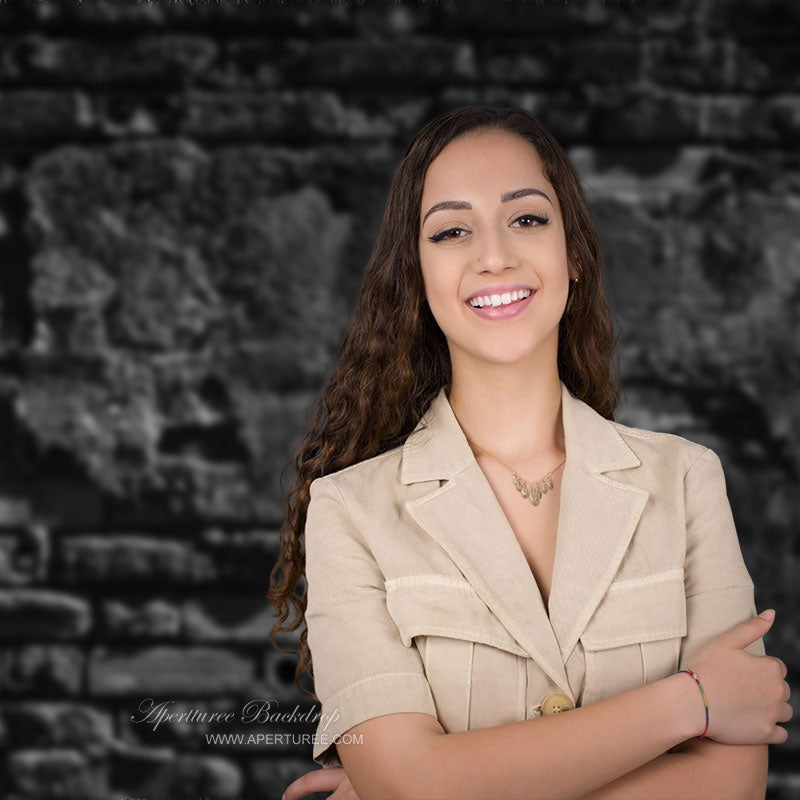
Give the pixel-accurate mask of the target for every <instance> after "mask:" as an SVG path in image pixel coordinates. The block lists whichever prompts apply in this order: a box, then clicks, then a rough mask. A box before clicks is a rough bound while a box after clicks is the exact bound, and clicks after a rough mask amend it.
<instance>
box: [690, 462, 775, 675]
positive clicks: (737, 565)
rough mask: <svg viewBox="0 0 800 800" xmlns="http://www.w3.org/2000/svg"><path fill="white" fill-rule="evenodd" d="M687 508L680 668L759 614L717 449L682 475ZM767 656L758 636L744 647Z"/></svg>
mask: <svg viewBox="0 0 800 800" xmlns="http://www.w3.org/2000/svg"><path fill="white" fill-rule="evenodd" d="M684 493H685V508H686V559H685V562H684V581H685V588H686V618H687V619H686V636H685V637H684V638H683V640H682V642H681V652H680V664H679V669H684V668H686V667H687V666H688V667H690V666H691V665H692V659H693V658H694V657H695V655H696V654H697V653H698V652H699V651H700V650H702V649H703V647H705V645H706V644H708V642H709V641H710V640H711V639H713V638H714V637H715V636H718V635H719V634H721V633H723V632H725V631H728V630H730V629H731V628H733V627H735V626H736V625H738V624H739V623H741V622H744V621H745V620H746V619H750V618H751V617H754V616H755V615H756V607H755V599H754V587H753V581H752V579H751V577H750V574H749V573H748V571H747V567H746V565H745V563H744V558H743V556H742V551H741V547H740V545H739V537H738V535H737V533H736V526H735V524H734V520H733V514H732V512H731V506H730V502H729V501H728V495H727V490H726V485H725V475H724V472H723V469H722V464H721V462H720V459H719V457H718V456H717V454H716V453H715V452H714V451H713V450H711V449H708V448H706V449H705V450H704V451H703V452H702V453H701V454H700V456H699V457H698V458H697V459H696V460H695V462H694V463H693V464H692V466H691V467H690V468H689V470H688V471H687V473H686V476H685V477H684ZM745 649H746V651H747V652H748V653H751V654H752V655H764V654H765V650H764V640H763V639H761V638H759V639H756V641H755V642H753V643H752V644H750V645H748V646H747V647H746V648H745Z"/></svg>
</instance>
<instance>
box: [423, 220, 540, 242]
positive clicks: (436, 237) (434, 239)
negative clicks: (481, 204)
mask: <svg viewBox="0 0 800 800" xmlns="http://www.w3.org/2000/svg"><path fill="white" fill-rule="evenodd" d="M528 217H529V218H530V219H535V220H536V221H537V222H538V223H539V225H547V223H548V222H549V221H550V219H549V217H546V216H544V214H521V215H520V216H518V217H517V218H516V219H515V220H514V222H516V221H517V220H520V219H526V218H528ZM525 227H529V228H535V227H537V226H536V225H527V226H525ZM461 230H464V229H463V228H448V229H447V230H446V231H441V232H440V233H437V234H434V235H433V236H429V237H428V241H429V242H433V243H434V244H435V243H437V242H440V241H442V240H443V239H450V238H453V237H450V236H448V235H447V234H448V233H452V232H453V231H461ZM455 238H456V239H461V238H462V237H461V236H456V237H455Z"/></svg>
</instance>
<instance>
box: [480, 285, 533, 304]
mask: <svg viewBox="0 0 800 800" xmlns="http://www.w3.org/2000/svg"><path fill="white" fill-rule="evenodd" d="M531 294H532V292H531V290H530V289H520V290H514V291H513V292H503V294H490V295H484V296H483V297H473V298H471V299H470V300H467V301H466V302H467V305H469V306H472V308H502V307H503V306H511V305H514V304H515V303H519V302H520V301H521V300H524V299H525V298H526V297H529V296H530V295H531Z"/></svg>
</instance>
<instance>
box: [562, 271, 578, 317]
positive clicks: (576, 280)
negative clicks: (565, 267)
mask: <svg viewBox="0 0 800 800" xmlns="http://www.w3.org/2000/svg"><path fill="white" fill-rule="evenodd" d="M570 282H571V283H572V291H571V292H570V293H569V297H568V298H567V307H566V308H565V309H564V311H565V312H568V311H569V310H570V309H571V308H572V298H573V297H574V296H575V286H576V285H577V283H578V279H577V278H572V280H571V281H570Z"/></svg>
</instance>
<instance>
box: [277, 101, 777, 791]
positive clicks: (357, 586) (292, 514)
mask: <svg viewBox="0 0 800 800" xmlns="http://www.w3.org/2000/svg"><path fill="white" fill-rule="evenodd" d="M613 346H614V331H613V326H612V324H611V321H610V309H609V307H608V304H607V302H606V299H605V294H604V290H603V279H602V259H601V254H600V247H599V243H598V237H597V232H596V230H595V227H594V223H593V220H592V217H591V213H590V211H589V208H588V205H587V203H586V199H585V197H584V195H583V191H582V189H581V185H580V180H579V177H578V175H577V173H576V172H575V170H574V168H573V166H572V165H571V164H570V162H569V160H568V159H567V158H566V156H565V154H564V152H563V151H562V149H561V148H560V146H559V145H558V143H557V142H556V141H555V140H554V139H553V137H552V136H551V135H550V134H549V133H548V132H547V131H546V130H545V129H544V128H543V126H542V125H541V124H540V123H539V122H538V121H537V120H536V119H535V118H534V117H533V116H532V115H531V114H530V113H528V112H527V111H524V110H522V109H517V108H493V107H487V106H478V107H467V108H461V109H455V110H453V111H450V112H447V113H446V114H443V115H441V116H440V117H437V118H436V119H434V120H432V121H430V122H429V123H428V124H427V125H426V126H425V127H424V128H423V129H422V130H421V131H420V132H419V133H418V134H417V136H416V137H415V138H414V140H413V141H412V142H411V144H410V145H409V147H408V149H407V150H406V152H405V154H404V157H403V159H402V161H401V163H400V166H399V167H398V170H397V172H396V174H395V176H394V180H393V183H392V186H391V189H390V192H389V197H388V201H387V205H386V210H385V213H384V217H383V220H382V223H381V227H380V230H379V232H378V240H377V242H376V245H375V248H374V250H373V253H372V256H371V258H370V261H369V264H368V265H367V269H366V272H365V276H364V282H363V285H362V287H361V291H360V293H359V297H358V301H357V304H356V310H355V315H354V319H353V321H352V323H351V325H350V327H349V329H348V330H347V332H346V334H345V337H344V341H343V342H342V345H341V347H340V349H339V354H338V361H337V363H336V365H335V369H334V370H333V372H332V374H331V375H330V377H329V379H328V382H327V384H326V386H325V387H324V388H323V390H322V392H321V394H320V397H319V400H318V402H317V405H316V407H315V409H314V410H313V414H312V416H311V418H310V421H309V425H308V430H307V432H306V435H305V437H304V439H303V441H302V442H301V444H300V446H299V447H298V449H297V451H296V453H295V456H294V459H293V466H294V467H295V470H296V473H297V477H296V479H295V482H294V484H293V486H292V488H291V490H290V492H289V494H288V496H287V510H288V514H287V519H286V522H285V524H284V525H283V527H282V530H281V553H280V559H279V562H278V564H277V565H276V567H275V569H274V571H273V574H272V586H271V589H270V598H271V599H272V601H273V603H274V604H275V606H276V608H277V609H278V610H279V612H280V615H281V618H280V622H279V623H278V624H276V627H275V630H273V644H275V642H274V635H275V633H276V632H277V631H279V630H294V629H296V628H297V627H298V626H299V625H300V624H302V623H303V622H305V624H306V629H305V630H304V631H302V633H301V636H300V647H299V656H300V663H299V665H298V669H297V677H298V678H299V677H300V675H301V674H302V672H304V671H305V670H306V669H309V668H311V667H312V656H313V669H312V670H311V674H312V675H313V678H314V687H315V691H316V696H317V699H319V700H320V702H321V704H322V716H321V718H320V721H319V726H318V729H317V736H316V738H315V741H314V748H313V758H314V760H315V761H316V762H317V763H318V764H321V765H323V766H327V767H329V769H324V770H318V771H316V772H312V773H309V774H307V775H305V776H303V777H302V778H300V779H298V780H297V781H295V782H294V783H293V784H292V785H291V786H290V787H289V788H288V789H287V792H286V798H287V800H296V798H299V797H301V796H303V795H305V794H308V793H310V792H314V791H331V790H335V793H334V795H333V797H334V798H336V800H341V798H345V797H350V798H352V797H359V798H361V800H371V799H372V798H413V799H414V800H423V799H424V800H438V799H439V798H452V797H459V798H463V799H464V800H468V799H469V798H475V800H486V798H492V797H503V798H506V799H512V800H513V799H514V798H520V799H521V798H529V797H531V796H536V797H537V798H539V800H547V799H548V798H553V800H555V799H556V798H577V797H583V798H592V800H601V798H606V800H610V799H611V798H632V797H648V798H650V799H651V800H657V798H663V800H673V798H675V797H678V796H680V797H684V798H692V797H694V798H704V800H710V799H712V798H726V800H735V799H736V798H741V799H742V800H745V798H746V799H747V800H750V799H751V798H756V797H763V796H764V790H765V786H766V769H767V745H768V744H770V743H773V744H775V743H779V742H783V741H785V740H786V731H785V730H784V729H783V728H781V727H780V726H779V725H777V724H776V723H778V722H785V721H787V720H788V719H790V718H791V715H792V709H791V706H789V705H788V703H787V702H786V701H787V699H788V697H789V685H788V683H787V682H786V681H785V680H784V677H785V675H786V668H785V666H784V665H783V663H782V662H781V661H780V660H779V659H776V658H773V657H771V656H766V654H765V651H764V645H763V641H762V638H761V637H762V636H763V634H764V633H765V632H766V631H767V630H768V629H769V627H770V625H771V624H772V618H770V619H766V618H762V617H756V616H755V606H754V602H753V598H754V595H753V588H754V587H753V582H752V580H751V578H750V575H749V573H748V571H747V568H746V565H745V563H744V560H743V558H742V553H741V549H740V547H739V542H738V538H737V534H736V529H735V526H734V523H733V518H732V515H731V510H730V505H729V503H728V498H727V494H726V488H725V478H724V473H723V469H722V465H721V463H720V460H719V458H718V457H717V455H716V454H715V453H714V452H713V451H712V450H710V449H708V448H707V447H704V446H702V445H700V444H698V443H695V442H692V441H690V440H688V439H684V438H682V437H680V436H676V435H674V434H671V433H667V432H658V431H648V430H642V429H638V428H632V427H629V426H626V425H623V424H621V423H618V422H616V421H615V420H614V411H615V408H616V405H617V402H618V398H619V387H618V385H617V381H616V378H615V376H614V375H613V370H612V354H613ZM523 476H524V477H523ZM303 577H305V579H306V586H307V591H306V594H305V595H304V596H298V595H296V594H295V589H296V587H297V585H298V583H299V581H300V579H301V578H303ZM290 605H291V606H294V608H295V609H296V610H297V611H298V612H299V615H298V619H297V620H296V621H295V622H294V623H293V624H292V625H289V626H283V623H284V622H285V620H286V618H287V616H288V613H289V607H290ZM276 646H277V644H276ZM688 670H691V672H689V673H687V671H688ZM684 673H687V674H684ZM695 677H696V679H697V680H699V681H700V682H701V683H700V685H698V684H697V683H696V681H695ZM298 686H300V684H299V682H298ZM300 688H301V689H302V687H300ZM707 714H708V716H707ZM695 738H698V739H701V740H702V741H696V742H694V743H692V742H690V743H689V744H686V742H687V740H691V739H695ZM732 765H733V766H732ZM342 766H343V768H342ZM412 766H413V768H412Z"/></svg>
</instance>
